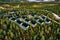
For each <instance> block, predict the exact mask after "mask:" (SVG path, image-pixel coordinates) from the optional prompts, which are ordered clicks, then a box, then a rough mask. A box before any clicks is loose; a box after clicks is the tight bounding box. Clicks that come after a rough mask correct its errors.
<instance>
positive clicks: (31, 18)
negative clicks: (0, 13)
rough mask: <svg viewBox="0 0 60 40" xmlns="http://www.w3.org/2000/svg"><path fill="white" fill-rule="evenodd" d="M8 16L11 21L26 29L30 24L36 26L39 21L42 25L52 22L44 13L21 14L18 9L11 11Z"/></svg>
mask: <svg viewBox="0 0 60 40" xmlns="http://www.w3.org/2000/svg"><path fill="white" fill-rule="evenodd" d="M7 17H8V19H9V20H10V21H12V22H15V23H16V24H18V25H19V26H20V27H21V28H22V29H24V30H26V29H28V28H29V27H30V26H32V27H36V26H37V23H39V24H40V25H41V24H44V23H46V24H48V23H50V22H51V20H50V19H49V18H47V17H46V16H44V15H40V16H39V15H36V14H33V13H32V14H28V15H20V14H17V13H16V11H11V12H10V13H9V15H8V16H7Z"/></svg>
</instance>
